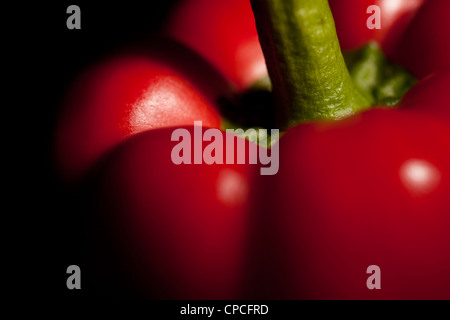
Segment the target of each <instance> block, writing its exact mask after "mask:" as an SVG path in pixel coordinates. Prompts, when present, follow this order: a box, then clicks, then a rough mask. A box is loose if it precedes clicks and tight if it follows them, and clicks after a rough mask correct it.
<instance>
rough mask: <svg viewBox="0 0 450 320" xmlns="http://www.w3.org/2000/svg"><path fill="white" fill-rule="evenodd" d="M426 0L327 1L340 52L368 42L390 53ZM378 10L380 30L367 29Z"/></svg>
mask: <svg viewBox="0 0 450 320" xmlns="http://www.w3.org/2000/svg"><path fill="white" fill-rule="evenodd" d="M426 1H427V0H396V1H392V0H362V1H361V0H359V1H358V0H329V3H330V8H331V12H332V13H333V17H334V21H335V24H336V31H337V35H338V38H339V42H340V44H341V48H342V50H349V49H354V48H356V47H359V46H363V45H365V44H366V43H367V42H368V41H370V40H375V41H377V42H378V43H379V44H380V45H381V46H382V47H383V49H384V50H385V52H391V50H392V48H393V46H395V45H396V43H397V42H398V40H399V39H400V38H401V37H402V34H403V32H404V31H405V29H406V28H407V27H408V24H409V23H410V22H411V19H412V18H413V17H414V15H415V13H416V12H417V11H418V10H420V7H421V5H422V4H423V3H424V2H426ZM373 5H375V6H377V7H378V8H380V24H381V28H380V29H376V28H374V29H369V28H368V27H367V20H368V19H369V18H370V17H371V15H373V14H374V12H373V11H371V10H369V12H367V11H368V8H369V7H370V6H373Z"/></svg>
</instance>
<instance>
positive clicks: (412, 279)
mask: <svg viewBox="0 0 450 320" xmlns="http://www.w3.org/2000/svg"><path fill="white" fill-rule="evenodd" d="M252 4H253V5H254V9H255V17H256V22H257V26H258V28H259V32H260V39H261V40H262V47H263V51H264V53H265V55H266V61H269V62H270V61H271V62H272V64H271V63H269V64H268V68H269V74H270V76H271V79H272V82H273V89H274V94H275V96H278V97H283V98H284V99H281V98H280V99H279V101H280V106H281V107H283V112H284V115H283V118H286V115H287V118H288V119H290V121H291V122H288V124H290V129H288V130H287V131H286V133H285V135H284V136H283V137H282V139H281V140H280V141H279V144H280V171H279V173H278V174H277V175H275V176H273V177H261V179H264V180H265V181H264V182H262V181H260V182H259V183H258V185H262V184H264V185H266V186H270V187H268V189H267V190H265V191H264V192H262V194H261V198H263V199H269V195H270V200H271V201H269V202H270V205H268V204H267V203H265V204H264V207H261V208H260V221H259V223H260V225H261V228H259V229H257V228H255V230H256V232H255V233H256V234H257V236H256V238H257V239H258V240H257V241H255V242H256V243H259V244H260V245H262V246H263V247H265V246H267V247H268V248H271V250H272V251H270V252H267V251H266V252H264V255H262V256H258V255H257V254H256V255H255V257H254V260H253V261H255V265H254V267H255V268H256V267H257V265H258V266H260V265H263V266H266V267H265V272H267V273H269V272H271V273H273V272H275V273H276V274H275V276H274V278H273V279H274V280H273V281H274V283H272V284H271V285H272V286H268V287H266V290H267V288H270V289H268V291H266V292H264V293H262V292H263V291H260V297H265V298H267V297H270V298H273V297H277V298H289V299H292V298H297V299H330V298H331V299H423V298H426V299H429V298H438V299H448V298H449V297H450V291H449V290H448V285H449V284H450V276H449V275H448V270H449V269H450V256H449V255H448V254H446V252H447V251H448V248H449V247H450V233H449V232H448V227H449V226H450V198H449V194H450V127H449V125H448V120H449V119H450V113H449V110H450V104H449V103H448V102H449V100H448V98H447V94H446V92H445V91H444V90H443V88H444V87H448V85H449V84H450V82H449V77H448V73H447V74H440V75H436V76H435V77H433V78H430V79H426V80H424V82H422V83H419V85H418V86H417V87H416V88H414V89H413V91H412V92H411V93H410V95H408V96H407V97H406V98H405V100H404V101H402V103H401V105H402V106H401V107H399V108H398V109H397V110H392V109H386V108H373V109H372V110H369V111H365V112H362V113H357V114H355V115H352V116H350V117H347V118H345V119H342V120H339V121H331V122H330V121H325V122H324V121H319V122H313V123H309V124H303V125H299V126H296V125H295V124H296V123H299V122H304V121H305V120H306V121H308V122H310V121H311V120H314V119H326V118H329V119H336V118H340V117H342V113H346V114H347V115H351V114H353V113H355V110H358V108H360V106H361V105H364V102H363V101H362V100H361V98H360V95H359V93H358V92H356V91H352V84H351V81H350V80H348V75H346V74H345V70H340V71H339V70H338V68H339V67H338V68H330V69H328V68H327V67H326V66H327V62H328V64H331V62H332V61H333V63H334V66H341V65H343V62H342V57H341V56H340V52H339V50H337V49H335V47H333V43H335V42H336V43H337V39H336V38H335V37H333V36H332V34H333V30H332V28H331V26H332V22H331V20H332V19H331V13H330V11H329V10H327V3H326V1H306V0H304V1H287V2H280V1H276V0H267V1H258V0H255V1H252ZM293 6H294V7H293ZM288 8H289V9H288ZM292 11H295V12H297V15H296V16H295V18H294V17H293V16H292V15H291V13H290V12H292ZM294 35H297V36H294ZM328 36H330V38H328ZM324 39H328V41H325V40H324ZM269 40H270V41H269ZM315 41H316V42H315ZM319 41H321V42H319ZM311 43H321V45H320V47H319V48H317V47H316V46H314V45H312V44H311ZM274 44H275V46H274ZM274 48H275V49H274ZM292 52H295V53H296V55H295V58H293V56H292V55H289V53H292ZM324 52H327V54H326V55H324ZM298 57H300V58H299V59H298ZM308 57H313V60H312V61H313V62H310V63H309V64H308V63H305V62H304V60H302V59H305V60H306V61H309V60H308ZM321 66H323V67H321ZM318 67H321V69H315V68H318ZM308 68H311V69H310V70H308ZM343 69H344V68H343ZM315 70H317V71H316V72H313V71H315ZM319 70H320V72H321V73H319ZM335 72H337V73H335ZM339 76H341V77H342V78H339ZM334 81H337V82H338V84H337V85H333V83H334ZM430 82H431V84H432V85H430ZM337 88H338V89H339V94H338V95H336V91H335V90H337ZM347 95H348V96H349V99H347V98H348V96H347ZM346 96H347V97H346ZM317 97H319V98H317ZM413 109H416V110H417V111H416V110H413ZM356 112H357V111H356ZM292 121H293V122H294V123H292ZM266 192H267V193H266ZM268 239H270V240H268ZM269 241H270V243H269ZM273 256H276V257H277V258H278V260H274V259H273V258H272V257H273ZM372 265H376V266H378V267H380V269H381V279H383V280H381V290H370V289H369V288H368V287H367V285H366V279H367V278H368V277H369V275H368V274H367V273H366V272H367V268H369V267H370V266H372ZM281 270H282V271H281Z"/></svg>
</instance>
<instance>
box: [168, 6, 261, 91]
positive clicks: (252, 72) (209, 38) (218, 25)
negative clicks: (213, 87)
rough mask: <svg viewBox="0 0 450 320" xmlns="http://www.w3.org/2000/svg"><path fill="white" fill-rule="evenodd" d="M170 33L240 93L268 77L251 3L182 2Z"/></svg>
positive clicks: (170, 25) (175, 14)
mask: <svg viewBox="0 0 450 320" xmlns="http://www.w3.org/2000/svg"><path fill="white" fill-rule="evenodd" d="M166 33H167V34H168V35H170V36H172V37H173V38H175V39H177V40H179V41H180V42H182V43H184V44H186V45H187V46H189V47H191V48H193V49H194V50H196V51H197V52H199V53H200V54H201V55H202V56H204V57H205V58H206V59H207V60H208V61H210V62H211V63H212V64H213V65H214V66H215V67H216V68H217V69H218V70H220V72H222V74H223V75H225V76H226V77H227V78H228V79H229V80H230V81H231V82H232V83H233V84H234V85H235V86H236V88H237V89H238V90H242V89H245V88H248V87H250V86H251V85H253V84H254V83H255V82H257V81H259V80H261V79H262V78H264V77H265V76H266V75H267V69H266V65H265V61H264V56H263V54H262V51H261V46H260V45H259V41H258V34H257V32H256V27H255V21H254V19H253V14H252V9H251V6H250V2H249V1H247V0H227V1H223V0H182V1H179V3H178V4H177V6H176V8H175V10H174V11H173V13H172V14H171V16H170V17H169V18H168V21H167V25H166Z"/></svg>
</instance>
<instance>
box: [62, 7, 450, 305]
mask: <svg viewBox="0 0 450 320" xmlns="http://www.w3.org/2000/svg"><path fill="white" fill-rule="evenodd" d="M422 2H423V1H414V2H409V4H410V5H411V6H408V7H404V8H403V9H399V8H400V7H397V10H398V11H395V10H393V9H392V7H391V9H392V10H393V11H392V12H390V11H388V12H385V13H384V15H382V19H383V17H385V19H386V20H387V21H386V22H385V23H386V25H387V27H386V29H387V30H384V31H383V32H381V33H376V32H375V31H374V32H372V31H370V32H366V31H360V29H361V28H364V27H365V24H364V26H357V27H355V28H354V29H353V28H350V29H349V30H347V31H346V32H348V33H345V35H344V36H341V34H342V33H341V34H340V35H339V36H340V41H341V43H346V41H347V40H345V39H346V37H349V38H351V36H350V35H351V34H352V33H353V32H356V34H355V35H354V37H355V41H354V42H352V41H350V42H347V43H349V44H348V46H353V45H360V44H363V43H364V42H365V41H366V40H369V39H376V40H379V41H380V42H381V43H382V45H383V43H385V44H384V45H386V46H388V47H389V46H390V45H391V43H392V42H391V40H386V42H384V41H385V39H392V38H395V39H398V41H397V42H396V43H395V45H393V47H392V51H389V50H391V49H389V50H388V51H389V52H391V53H392V55H393V56H396V57H399V56H401V53H402V52H403V51H402V50H404V48H411V47H412V46H413V44H412V38H411V37H410V36H408V33H409V32H412V31H411V30H415V29H414V28H416V27H415V26H416V24H420V21H424V19H425V21H427V20H426V19H429V14H430V13H429V12H433V10H440V9H442V11H443V12H445V10H446V9H447V8H448V6H447V5H446V3H445V2H443V1H439V0H435V1H432V0H428V1H426V3H425V4H424V5H423V7H420V9H418V10H419V11H418V13H417V14H416V15H415V17H414V18H410V15H412V14H413V12H415V10H416V9H417V8H418V7H419V5H420V4H421V3H422ZM191 3H192V4H191ZM352 3H354V2H352ZM402 3H403V2H402ZM431 3H433V4H431ZM251 4H252V6H253V11H254V15H255V19H256V26H257V28H258V34H259V41H260V42H261V45H262V49H263V52H264V55H265V59H263V60H265V61H267V68H268V69H267V70H268V72H269V75H270V79H271V82H272V88H273V92H272V93H273V99H274V102H275V106H276V116H277V119H276V123H277V125H278V126H279V128H281V129H283V130H285V134H284V135H283V136H282V137H281V138H280V139H279V140H278V141H276V142H275V143H276V146H279V148H280V154H279V160H280V164H279V172H278V173H277V174H275V175H273V176H261V175H259V171H258V169H259V166H256V165H250V164H248V161H246V164H239V165H238V164H227V165H224V164H212V165H207V164H205V163H203V164H190V165H188V164H181V165H176V164H174V163H173V161H172V159H171V152H172V148H173V146H174V142H173V141H171V134H172V132H173V130H174V129H175V128H177V127H180V126H181V127H184V128H185V129H186V130H188V131H189V132H191V133H192V134H195V132H194V131H195V129H194V128H193V127H192V126H191V125H192V124H193V122H194V121H195V120H201V121H203V125H204V126H209V127H215V128H217V127H219V126H220V118H219V115H218V113H217V112H216V106H215V102H216V100H217V98H218V97H220V96H224V95H225V96H226V95H228V94H230V90H229V87H228V84H227V83H226V82H224V80H223V79H222V78H221V77H220V76H219V75H218V74H217V73H215V70H213V69H212V68H211V66H210V65H208V64H207V63H205V62H204V61H202V60H199V59H198V57H197V58H195V55H192V57H190V56H188V55H183V54H181V55H180V52H182V49H181V47H180V48H179V49H180V50H176V52H174V51H173V50H172V51H171V50H167V51H164V50H163V54H162V56H158V58H154V57H147V55H146V54H144V55H139V56H134V55H131V56H129V55H125V57H126V58H124V59H118V60H112V61H113V62H112V63H111V62H110V63H107V64H106V65H104V66H103V67H101V68H100V69H98V70H100V71H98V70H97V71H94V76H90V77H88V79H89V80H88V81H87V82H82V85H81V89H76V90H77V91H75V92H81V93H76V94H75V98H69V102H70V105H69V109H68V111H67V113H66V116H65V117H63V118H62V121H61V123H60V125H59V127H58V128H59V131H57V136H58V155H59V161H60V162H59V163H60V164H61V166H62V167H63V168H66V169H65V170H67V171H64V170H63V172H67V173H69V174H80V173H84V172H85V171H86V170H88V169H90V168H92V167H93V166H94V164H96V165H97V168H96V169H98V170H97V171H95V174H94V181H95V183H94V185H95V188H94V190H95V192H96V193H95V197H97V201H96V207H95V209H96V210H97V211H96V212H97V213H96V214H98V215H99V216H100V217H101V219H102V220H104V221H108V223H105V225H104V226H103V228H105V229H106V230H108V231H107V232H106V231H105V233H102V235H103V234H105V235H106V234H108V232H111V231H112V234H113V236H112V238H113V240H112V241H113V242H115V246H116V247H117V248H119V249H118V251H119V252H120V254H119V260H123V263H124V264H125V265H126V267H125V268H126V270H127V271H126V273H130V274H131V275H132V276H131V277H132V278H133V283H134V284H135V286H136V287H138V290H139V291H140V292H141V293H142V294H144V295H145V296H147V297H152V298H176V299H183V298H185V299H237V298H253V299H254V298H268V299H272V298H287V299H409V298H413V299H414V298H426V299H428V298H440V299H442V298H444V299H448V298H449V297H450V295H449V293H450V291H449V290H448V286H449V285H450V276H449V274H448V270H450V255H448V254H447V252H448V249H449V247H450V233H448V229H449V227H450V198H449V197H448V195H449V194H450V112H449V110H450V103H449V99H448V97H447V93H446V91H445V89H446V88H447V87H448V86H449V84H450V77H449V74H450V73H449V71H448V69H444V67H445V66H448V59H444V58H442V59H441V57H444V55H442V56H441V53H436V54H435V55H434V56H436V57H439V58H436V61H433V62H430V61H428V60H427V61H425V60H420V59H417V60H412V59H409V58H408V59H409V60H408V59H406V60H405V62H406V63H405V64H404V66H405V67H407V68H409V69H410V70H411V71H412V72H414V74H415V75H417V76H419V77H422V76H425V75H428V76H427V77H425V78H424V79H422V80H421V81H420V82H419V83H418V84H417V85H416V86H414V87H413V88H412V89H411V90H410V91H409V92H408V93H407V94H406V95H405V96H404V98H403V99H402V100H401V101H400V103H399V105H398V106H395V107H393V106H389V107H387V106H384V107H383V106H381V107H379V106H376V105H375V106H374V105H372V102H371V101H370V100H369V99H368V97H367V95H365V94H364V93H363V92H361V91H360V89H359V88H358V87H357V86H356V85H355V83H354V79H352V78H351V77H350V74H349V72H348V70H347V67H346V64H345V61H344V58H343V56H342V53H341V48H340V46H339V42H338V38H337V35H336V30H335V29H334V25H333V16H332V13H331V10H330V7H329V5H328V2H327V1H326V0H302V1H296V0H286V1H278V0H252V1H251ZM330 4H332V7H333V10H334V11H333V14H334V17H335V18H336V20H337V21H336V25H337V27H338V32H339V28H340V27H339V25H340V23H341V22H339V16H340V15H343V12H344V11H340V10H341V9H342V8H343V7H338V5H337V3H336V2H334V1H333V2H331V1H330ZM378 4H379V5H380V6H381V7H382V8H381V9H382V11H383V10H384V9H383V8H389V7H386V6H388V5H387V1H380V2H378ZM191 5H192V6H191ZM234 5H239V6H240V5H242V6H243V7H242V8H244V9H242V10H243V11H240V10H238V9H239V8H240V7H239V6H238V7H235V6H234ZM209 6H212V7H209ZM246 6H247V4H244V2H243V1H237V0H236V1H233V2H232V5H230V4H229V3H227V2H225V1H223V2H218V1H217V2H216V1H201V0H198V1H192V2H189V1H187V2H186V3H183V4H182V5H181V6H180V7H179V8H181V9H178V10H179V11H177V13H176V14H175V15H174V17H176V18H175V20H171V23H172V27H169V29H170V30H172V31H173V32H174V35H175V37H178V36H179V37H180V38H179V39H180V40H181V41H183V42H186V43H187V44H188V45H189V46H191V47H192V48H193V49H195V50H197V51H198V52H199V53H200V54H202V55H203V56H204V57H205V60H207V61H209V63H211V64H212V65H213V66H214V67H215V68H217V69H218V70H219V71H220V72H221V73H222V74H223V75H225V76H226V77H228V80H229V81H230V82H232V83H233V84H234V85H235V86H237V87H238V88H240V89H241V90H243V89H244V88H247V87H248V86H250V85H251V84H252V83H253V82H254V81H255V80H258V79H257V78H258V77H257V76H255V75H258V76H259V75H260V73H253V71H251V70H253V69H251V68H250V69H251V70H250V69H246V68H241V67H242V66H250V65H252V64H253V62H252V61H249V60H246V59H243V60H240V59H241V58H239V57H240V56H239V54H236V50H238V49H237V48H238V47H241V46H242V45H243V43H246V41H250V43H253V41H254V39H255V35H254V33H253V32H254V31H255V30H254V29H253V28H254V25H253V22H254V20H253V18H252V20H251V22H250V20H249V19H250V18H249V17H247V16H248V15H249V14H248V9H249V8H247V7H246ZM207 8H210V9H213V10H212V11H211V12H212V14H211V15H210V16H208V15H207V14H206V13H205V12H206V11H205V10H206V9H207ZM217 8H220V10H219V9H217ZM345 8H346V9H349V8H351V9H357V8H360V7H359V5H358V6H356V5H355V6H350V7H348V6H346V7H345ZM430 8H434V9H430ZM437 8H439V9H437ZM386 10H387V9H386ZM422 10H423V11H422ZM293 12H295V13H296V14H295V15H294V14H293ZM232 13H237V14H238V16H240V14H243V16H242V19H236V21H235V22H236V24H235V26H236V28H237V29H239V26H240V24H241V23H242V25H243V26H246V27H245V28H244V29H245V30H246V31H245V32H243V37H242V38H239V37H238V38H235V35H236V34H238V33H237V31H236V32H235V33H233V32H230V30H235V29H234V27H233V28H232V29H227V28H226V27H225V26H226V23H231V21H230V20H231V19H232V18H230V16H232ZM221 14H223V18H224V19H223V20H220V19H219V17H222V16H221ZM347 14H348V13H347ZM404 14H406V16H407V17H406V18H404V17H405V16H404ZM435 14H436V16H439V15H438V14H441V13H437V12H435ZM361 16H363V17H364V22H365V21H366V20H367V14H366V12H365V10H364V11H363V12H359V10H358V11H357V13H355V14H354V16H353V17H355V18H356V19H355V21H356V22H357V21H360V20H363V19H362V18H361ZM422 17H427V18H422ZM347 18H348V17H347ZM360 18H361V19H360ZM204 19H206V20H204ZM403 19H405V20H403ZM204 21H207V23H206V25H207V26H211V28H207V27H205V24H204V23H205V22H204ZM399 21H401V22H399ZM406 21H410V22H409V23H406ZM194 22H198V24H196V23H194ZM214 22H217V25H215V24H214ZM397 23H398V24H397ZM231 24H232V23H231ZM169 25H170V23H169ZM232 25H233V24H232ZM442 26H443V28H444V30H442V31H440V34H445V32H448V31H450V28H449V26H448V24H446V23H443V24H442ZM247 27H248V28H247ZM396 28H398V29H396ZM205 29H206V30H205ZM341 30H342V29H341ZM396 30H397V31H396ZM247 31H248V32H247ZM341 32H342V31H341ZM360 32H361V33H360ZM389 32H392V33H389ZM400 34H401V35H402V36H400ZM419 35H420V36H423V34H421V33H419ZM400 38H401V39H400ZM440 40H442V39H440ZM424 41H425V42H424V43H427V44H429V47H427V48H424V49H423V50H424V51H420V50H419V51H413V52H410V54H411V56H415V57H416V58H418V56H417V54H423V55H424V56H425V57H427V59H428V58H430V59H431V58H432V57H433V55H431V52H433V50H438V51H439V50H442V52H444V54H445V52H447V50H448V47H447V46H446V45H445V44H442V43H441V44H439V41H431V40H424ZM441 42H442V41H441ZM388 43H389V45H388ZM222 44H223V47H221V45H222ZM414 45H415V44H414ZM243 46H244V47H245V46H246V45H245V44H244V45H243ZM249 46H252V48H255V47H254V44H251V45H250V44H249ZM252 50H253V49H252ZM254 52H256V53H255V55H254V56H253V58H254V59H255V60H254V61H259V62H258V63H260V62H261V55H260V53H259V50H255V51H254ZM428 52H429V54H428ZM440 52H441V51H440ZM166 54H167V55H168V56H171V57H172V60H165V59H163V58H162V57H164V56H165V55H166ZM237 57H238V58H237ZM388 57H390V56H389V54H388ZM447 57H448V55H447ZM191 58H192V60H191ZM238 60H239V61H238ZM250 60H252V59H250ZM243 61H246V62H245V63H243ZM408 61H414V63H412V64H409V63H408ZM398 62H399V63H400V64H402V62H403V61H398ZM435 62H436V63H435ZM188 65H195V68H194V70H195V71H194V70H192V69H191V70H190V72H187V71H186V69H185V68H186V66H188ZM199 66H202V69H201V70H202V71H201V72H200V71H198V70H200V69H196V68H199ZM252 68H253V67H252ZM371 68H372V65H371V67H370V68H368V70H372V71H373V68H372V69H371ZM203 70H204V72H203ZM364 70H365V69H363V71H364ZM389 70H391V69H389ZM432 72H435V73H434V74H431V73H432ZM362 78H363V81H364V79H366V81H368V80H367V79H369V80H370V77H368V78H364V77H362ZM387 78H388V79H387V80H392V79H394V77H392V78H389V73H388V76H387ZM369 82H370V81H369ZM393 87H395V85H394V86H392V87H389V86H388V87H386V88H388V89H389V88H393ZM124 88H125V90H124ZM78 90H79V91H78ZM142 101H144V102H142ZM136 116H137V117H138V118H136ZM142 119H143V120H142ZM202 132H204V131H202ZM221 135H222V137H225V136H230V134H225V133H224V132H223V131H222V132H221ZM236 139H237V140H240V139H241V138H236ZM119 144H120V145H119ZM207 146H208V144H205V145H203V149H202V151H204V149H205V148H206V147H207ZM250 146H253V142H248V141H246V142H245V151H246V155H247V159H248V157H249V153H251V152H253V151H252V150H253V149H252V148H250ZM222 147H223V149H220V150H216V152H219V153H221V154H223V155H224V154H229V153H230V152H233V155H235V154H236V152H237V151H236V145H234V146H231V147H230V146H229V145H227V144H224V145H222ZM260 148H263V147H258V149H257V150H258V151H260V150H261V149H260ZM193 152H194V151H192V152H191V153H193ZM100 158H102V159H101V160H100ZM100 237H101V236H100ZM371 265H378V266H379V267H380V268H381V279H382V280H381V281H382V284H381V290H370V289H369V288H368V287H367V286H366V280H367V278H368V276H369V275H368V274H367V273H366V270H367V268H368V267H369V266H371Z"/></svg>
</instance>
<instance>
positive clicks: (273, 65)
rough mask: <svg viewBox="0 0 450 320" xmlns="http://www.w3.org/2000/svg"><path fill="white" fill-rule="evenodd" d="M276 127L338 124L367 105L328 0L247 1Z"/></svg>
mask: <svg viewBox="0 0 450 320" xmlns="http://www.w3.org/2000/svg"><path fill="white" fill-rule="evenodd" d="M251 4H252V9H253V14H254V16H255V21H256V27H257V30H258V35H259V39H260V43H261V47H262V50H263V53H264V56H265V59H266V64H267V68H268V71H269V76H270V79H271V82H272V88H273V94H274V97H275V101H277V104H278V105H277V106H276V107H277V124H278V126H279V127H280V128H282V129H285V128H287V127H290V126H293V125H296V124H298V123H301V122H305V121H310V120H320V119H340V118H343V117H346V116H349V115H351V114H354V113H356V112H358V111H361V110H364V109H367V108H368V107H369V106H370V104H371V103H370V101H369V100H368V99H367V98H366V97H365V96H364V95H363V94H362V93H361V92H359V91H358V89H357V88H356V87H355V85H354V83H353V81H352V79H351V77H350V75H349V72H348V70H347V67H346V64H345V61H344V58H343V56H342V52H341V49H340V46H339V41H338V38H337V34H336V28H335V25H334V20H333V16H332V13H331V10H330V7H329V5H328V1H327V0H283V1H280V0H251Z"/></svg>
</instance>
